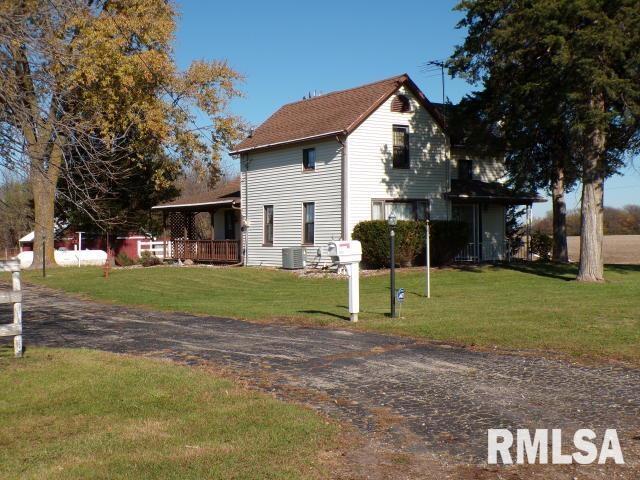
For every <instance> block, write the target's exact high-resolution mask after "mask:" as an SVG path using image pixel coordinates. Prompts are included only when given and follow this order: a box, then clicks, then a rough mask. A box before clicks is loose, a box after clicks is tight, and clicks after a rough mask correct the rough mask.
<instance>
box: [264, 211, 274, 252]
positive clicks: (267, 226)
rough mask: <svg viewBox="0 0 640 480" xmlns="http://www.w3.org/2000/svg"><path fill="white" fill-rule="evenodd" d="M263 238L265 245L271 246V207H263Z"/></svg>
mask: <svg viewBox="0 0 640 480" xmlns="http://www.w3.org/2000/svg"><path fill="white" fill-rule="evenodd" d="M263 222H264V238H263V239H262V241H263V243H264V244H265V245H273V205H265V206H264V217H263Z"/></svg>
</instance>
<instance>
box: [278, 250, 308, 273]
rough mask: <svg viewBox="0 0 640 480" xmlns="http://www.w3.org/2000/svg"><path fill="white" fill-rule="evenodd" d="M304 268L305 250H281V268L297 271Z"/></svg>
mask: <svg viewBox="0 0 640 480" xmlns="http://www.w3.org/2000/svg"><path fill="white" fill-rule="evenodd" d="M304 267H305V249H304V248H302V247H290V248H283V249H282V268H284V269H287V270H299V269H302V268H304Z"/></svg>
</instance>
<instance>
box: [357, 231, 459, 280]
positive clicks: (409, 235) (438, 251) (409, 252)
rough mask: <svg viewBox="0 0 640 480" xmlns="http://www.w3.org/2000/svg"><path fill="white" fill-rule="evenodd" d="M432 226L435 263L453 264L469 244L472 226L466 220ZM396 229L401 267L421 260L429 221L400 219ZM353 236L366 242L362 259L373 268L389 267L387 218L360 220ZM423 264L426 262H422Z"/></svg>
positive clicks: (439, 264) (433, 262)
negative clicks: (426, 222)
mask: <svg viewBox="0 0 640 480" xmlns="http://www.w3.org/2000/svg"><path fill="white" fill-rule="evenodd" d="M430 226H431V238H430V241H431V263H432V265H437V266H441V265H447V264H449V263H451V262H452V261H453V259H454V257H455V256H456V254H458V253H459V252H460V250H462V248H463V247H464V246H465V245H466V243H467V241H468V238H469V227H468V226H467V224H466V223H462V222H452V221H447V220H435V221H431V222H430ZM395 232H396V259H397V263H398V264H399V265H401V266H410V265H414V264H415V263H417V262H418V261H419V260H421V259H420V257H421V256H422V254H423V253H424V245H425V223H424V222H418V221H399V222H398V225H397V226H396V229H395ZM353 238H354V239H355V240H359V241H360V242H361V243H362V261H363V263H364V264H365V265H366V266H367V267H369V268H384V267H387V266H389V226H388V225H387V222H386V221H384V220H371V221H365V222H360V223H358V224H357V225H356V226H355V228H354V229H353ZM418 263H422V262H418Z"/></svg>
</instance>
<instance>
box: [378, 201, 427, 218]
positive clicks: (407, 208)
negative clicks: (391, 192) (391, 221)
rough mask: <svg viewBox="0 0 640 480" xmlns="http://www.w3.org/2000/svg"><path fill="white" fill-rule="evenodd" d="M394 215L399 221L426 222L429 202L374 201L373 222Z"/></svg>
mask: <svg viewBox="0 0 640 480" xmlns="http://www.w3.org/2000/svg"><path fill="white" fill-rule="evenodd" d="M392 213H393V214H394V215H395V216H396V218H397V219H398V220H426V219H427V217H428V215H429V201H428V200H373V201H372V202H371V218H372V220H386V219H387V218H389V215H391V214H392Z"/></svg>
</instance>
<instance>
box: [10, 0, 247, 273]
mask: <svg viewBox="0 0 640 480" xmlns="http://www.w3.org/2000/svg"><path fill="white" fill-rule="evenodd" d="M175 28H176V11H175V8H174V6H173V4H172V3H171V2H168V1H166V0H107V1H97V0H15V1H9V2H0V166H1V167H3V168H6V169H10V170H13V171H22V172H24V174H25V175H26V176H28V179H29V183H30V186H31V190H32V192H33V201H34V220H35V245H41V243H42V242H43V241H45V245H46V247H45V253H44V261H45V262H46V263H53V261H54V260H53V231H54V211H55V204H56V201H61V200H64V201H67V202H73V203H74V204H75V205H76V206H77V207H78V208H80V209H82V210H83V211H84V212H85V213H86V214H87V215H88V216H89V217H91V218H93V219H94V221H95V222H96V223H97V224H99V225H100V224H101V223H102V224H106V223H108V222H109V221H110V220H112V219H113V218H115V217H114V215H116V214H114V212H109V211H106V210H105V209H103V208H102V207H101V205H102V203H101V202H100V200H101V199H102V198H106V197H108V196H109V195H110V194H112V192H110V187H109V186H110V185H111V186H113V185H114V184H119V183H120V182H125V181H126V179H127V178H128V176H130V175H131V172H132V171H133V170H134V169H135V168H136V167H139V166H140V165H141V164H142V163H143V162H145V161H148V160H149V158H153V162H154V163H153V166H154V167H153V172H151V173H150V174H151V175H152V179H153V182H154V186H155V188H157V189H162V188H166V187H167V182H170V181H171V180H172V179H173V178H175V174H176V172H177V171H179V170H180V169H182V168H189V169H193V170H196V171H199V172H203V173H206V174H207V175H208V176H209V178H210V179H211V180H212V182H215V180H216V179H217V178H218V177H219V175H220V166H219V165H220V158H221V155H222V153H223V151H224V149H225V148H227V147H228V146H229V145H232V144H233V143H234V142H235V141H237V140H238V139H239V137H240V136H241V135H242V123H241V121H240V119H239V118H237V117H235V116H233V115H231V114H230V113H229V112H228V104H229V102H230V100H231V99H232V98H234V97H236V96H238V95H240V92H239V91H238V90H237V84H238V83H239V82H240V81H241V80H242V78H241V76H240V75H239V74H238V73H237V72H235V71H234V70H232V69H231V68H230V67H229V66H228V65H227V64H226V62H224V61H213V62H206V61H197V62H194V63H192V64H191V65H190V66H189V67H188V68H187V69H186V70H185V71H179V70H178V68H177V67H176V62H175V58H174V56H173V52H172V48H171V45H172V41H173V35H174V32H175ZM197 112H200V115H197ZM196 118H198V119H200V121H199V122H198V123H196ZM202 118H206V119H207V121H206V122H203V121H202V120H201V119H202ZM203 123H204V124H203ZM61 184H63V185H64V188H63V189H61V188H58V187H59V186H60V185H61ZM34 250H35V251H34V261H33V265H34V266H39V265H42V261H43V259H42V252H41V249H39V248H35V249H34Z"/></svg>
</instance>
